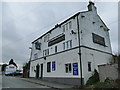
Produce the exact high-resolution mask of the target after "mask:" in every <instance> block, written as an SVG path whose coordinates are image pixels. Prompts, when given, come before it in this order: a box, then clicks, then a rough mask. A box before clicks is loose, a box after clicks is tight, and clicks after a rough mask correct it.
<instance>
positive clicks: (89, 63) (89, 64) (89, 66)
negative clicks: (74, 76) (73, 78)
mask: <svg viewBox="0 0 120 90" xmlns="http://www.w3.org/2000/svg"><path fill="white" fill-rule="evenodd" d="M88 71H91V62H88Z"/></svg>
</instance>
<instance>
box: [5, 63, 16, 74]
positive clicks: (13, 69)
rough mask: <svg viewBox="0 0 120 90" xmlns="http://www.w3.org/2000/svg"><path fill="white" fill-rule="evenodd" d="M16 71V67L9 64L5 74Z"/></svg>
mask: <svg viewBox="0 0 120 90" xmlns="http://www.w3.org/2000/svg"><path fill="white" fill-rule="evenodd" d="M16 70H17V67H16V66H15V65H13V64H10V65H8V66H6V70H5V72H6V73H7V72H15V71H16Z"/></svg>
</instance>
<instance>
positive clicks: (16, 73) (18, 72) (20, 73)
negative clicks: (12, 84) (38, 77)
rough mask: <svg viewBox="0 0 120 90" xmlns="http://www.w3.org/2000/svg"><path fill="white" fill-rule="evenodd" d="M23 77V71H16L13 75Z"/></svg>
mask: <svg viewBox="0 0 120 90" xmlns="http://www.w3.org/2000/svg"><path fill="white" fill-rule="evenodd" d="M17 75H22V72H21V71H15V72H13V73H12V76H17Z"/></svg>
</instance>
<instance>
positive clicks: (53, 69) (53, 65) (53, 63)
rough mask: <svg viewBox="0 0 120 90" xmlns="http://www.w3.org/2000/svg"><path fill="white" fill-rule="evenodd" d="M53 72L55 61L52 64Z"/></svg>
mask: <svg viewBox="0 0 120 90" xmlns="http://www.w3.org/2000/svg"><path fill="white" fill-rule="evenodd" d="M52 71H55V61H53V62H52Z"/></svg>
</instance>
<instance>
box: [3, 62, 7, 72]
mask: <svg viewBox="0 0 120 90" xmlns="http://www.w3.org/2000/svg"><path fill="white" fill-rule="evenodd" d="M6 66H7V64H3V65H2V72H5V68H6Z"/></svg>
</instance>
